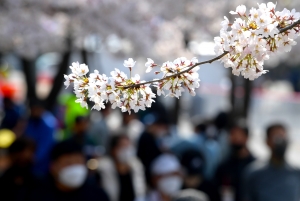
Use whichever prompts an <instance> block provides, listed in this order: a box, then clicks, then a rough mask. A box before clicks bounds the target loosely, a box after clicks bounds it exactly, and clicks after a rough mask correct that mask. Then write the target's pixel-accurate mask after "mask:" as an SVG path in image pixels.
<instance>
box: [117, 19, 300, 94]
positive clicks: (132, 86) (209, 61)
mask: <svg viewBox="0 0 300 201" xmlns="http://www.w3.org/2000/svg"><path fill="white" fill-rule="evenodd" d="M298 25H300V19H299V20H298V21H296V22H294V23H293V24H291V25H289V26H287V27H284V28H283V29H280V30H279V33H283V32H285V31H287V30H290V29H293V28H294V27H295V26H298ZM227 53H229V52H228V51H225V52H224V53H223V54H221V55H219V56H217V57H215V58H213V59H210V60H207V61H203V62H199V63H196V64H195V65H193V66H191V67H189V68H188V69H186V70H184V71H181V72H178V73H175V74H173V75H169V76H166V77H164V78H161V79H158V80H151V81H148V82H142V83H138V84H132V85H128V86H123V87H122V88H123V89H128V88H138V87H140V86H142V85H145V84H151V83H156V82H161V81H164V80H167V79H170V78H174V77H177V76H179V75H181V74H183V73H187V72H189V71H190V70H192V69H193V68H195V67H196V66H200V65H203V64H207V63H212V62H214V61H216V60H219V59H221V58H222V57H224V56H225V55H226V54H227Z"/></svg>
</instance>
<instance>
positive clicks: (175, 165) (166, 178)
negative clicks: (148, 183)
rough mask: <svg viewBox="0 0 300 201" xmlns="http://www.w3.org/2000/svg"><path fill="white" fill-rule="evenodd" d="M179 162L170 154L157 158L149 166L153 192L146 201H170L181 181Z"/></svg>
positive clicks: (177, 190) (179, 187)
mask: <svg viewBox="0 0 300 201" xmlns="http://www.w3.org/2000/svg"><path fill="white" fill-rule="evenodd" d="M181 170H182V169H181V165H180V162H179V160H178V159H177V158H176V157H175V156H174V155H171V154H162V155H160V156H158V157H157V158H156V159H155V160H154V161H153V163H152V165H151V178H152V180H153V186H154V188H153V190H152V191H151V192H150V193H149V194H148V196H147V199H146V200H147V201H171V200H172V199H173V198H174V197H175V196H176V195H177V193H178V192H179V191H180V189H181V187H182V184H183V179H182V172H181Z"/></svg>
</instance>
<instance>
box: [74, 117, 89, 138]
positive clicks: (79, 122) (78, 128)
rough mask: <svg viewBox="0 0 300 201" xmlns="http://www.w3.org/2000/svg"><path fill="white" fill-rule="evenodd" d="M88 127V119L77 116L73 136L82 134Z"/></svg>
mask: <svg viewBox="0 0 300 201" xmlns="http://www.w3.org/2000/svg"><path fill="white" fill-rule="evenodd" d="M88 126H89V119H88V117H86V116H77V117H76V118H75V123H74V134H76V135H81V134H84V133H85V132H86V131H87V129H88Z"/></svg>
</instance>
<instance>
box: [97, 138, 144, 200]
mask: <svg viewBox="0 0 300 201" xmlns="http://www.w3.org/2000/svg"><path fill="white" fill-rule="evenodd" d="M98 171H99V173H100V178H101V179H102V186H103V188H104V189H105V190H106V192H107V193H108V195H109V197H110V200H111V201H134V200H136V201H139V200H144V198H145V193H146V183H145V176H144V170H143V165H142V163H141V162H140V161H139V160H138V159H137V158H136V156H135V150H134V147H133V144H132V142H131V140H130V138H129V137H128V136H126V135H116V136H113V137H112V138H111V141H110V157H105V158H100V159H99V167H98Z"/></svg>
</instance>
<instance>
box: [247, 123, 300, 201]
mask: <svg viewBox="0 0 300 201" xmlns="http://www.w3.org/2000/svg"><path fill="white" fill-rule="evenodd" d="M266 135H267V137H266V143H267V145H268V147H269V148H270V150H271V157H270V159H269V161H268V162H254V163H253V164H251V165H250V166H249V168H247V171H246V174H245V185H244V201H283V200H288V201H299V200H300V190H299V189H300V177H299V176H300V175H299V170H298V169H295V168H293V167H291V166H290V165H289V164H288V163H287V162H286V160H285V152H286V149H287V147H288V134H287V130H286V128H285V126H284V125H282V124H272V125H270V126H269V127H268V128H267V129H266Z"/></svg>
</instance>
